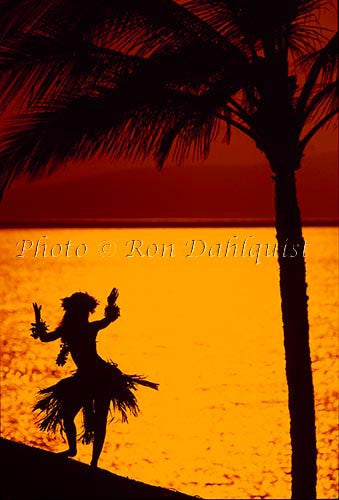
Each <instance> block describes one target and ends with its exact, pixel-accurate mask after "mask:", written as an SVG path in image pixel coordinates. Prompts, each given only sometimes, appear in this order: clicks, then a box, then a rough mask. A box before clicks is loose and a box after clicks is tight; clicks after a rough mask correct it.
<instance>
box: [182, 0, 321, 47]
mask: <svg viewBox="0 0 339 500" xmlns="http://www.w3.org/2000/svg"><path fill="white" fill-rule="evenodd" d="M327 4H328V2H327V0H277V1H274V2H273V1H271V0H256V1H255V2H254V1H253V0H188V1H186V2H185V6H186V7H187V8H188V9H189V10H190V11H191V12H193V13H194V14H196V15H197V16H199V17H201V18H202V19H204V20H205V21H206V22H207V23H208V24H210V25H211V26H212V27H213V28H214V29H215V30H217V31H219V32H220V33H221V34H223V35H224V36H226V37H227V38H228V39H230V40H231V41H232V42H233V43H235V44H237V45H239V44H241V45H243V46H246V47H247V48H248V49H249V50H250V52H252V53H254V52H255V51H260V50H262V49H265V48H267V47H269V46H271V49H272V50H273V51H274V50H276V49H277V48H278V46H279V44H280V43H281V42H283V43H285V44H287V46H288V47H289V48H290V49H291V50H292V51H297V52H301V53H305V52H306V53H308V52H309V51H310V46H312V47H313V45H314V44H316V43H319V42H321V40H322V32H321V29H320V27H319V23H318V20H317V15H316V10H319V9H322V8H324V7H325V6H326V5H327ZM306 38H307V39H308V43H304V40H305V39H306Z"/></svg>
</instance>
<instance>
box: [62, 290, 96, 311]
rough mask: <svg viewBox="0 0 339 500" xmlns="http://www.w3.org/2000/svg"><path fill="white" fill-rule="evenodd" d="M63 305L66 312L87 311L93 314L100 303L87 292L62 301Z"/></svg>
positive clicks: (75, 294)
mask: <svg viewBox="0 0 339 500" xmlns="http://www.w3.org/2000/svg"><path fill="white" fill-rule="evenodd" d="M61 304H62V307H63V309H64V310H65V311H75V310H85V311H88V312H90V313H93V312H94V311H95V308H96V306H97V305H98V304H99V302H98V301H97V300H96V299H95V298H94V297H92V296H91V295H89V294H88V293H86V292H76V293H73V295H71V296H70V297H65V298H64V299H61Z"/></svg>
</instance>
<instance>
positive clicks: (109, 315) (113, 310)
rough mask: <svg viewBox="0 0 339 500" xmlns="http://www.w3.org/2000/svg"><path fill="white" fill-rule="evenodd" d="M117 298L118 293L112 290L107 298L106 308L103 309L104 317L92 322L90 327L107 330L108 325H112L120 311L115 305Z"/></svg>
mask: <svg viewBox="0 0 339 500" xmlns="http://www.w3.org/2000/svg"><path fill="white" fill-rule="evenodd" d="M118 297H119V292H118V289H117V288H113V290H112V291H111V293H110V294H109V296H108V297H107V306H106V307H105V317H104V318H103V319H100V320H98V321H93V322H92V323H90V325H91V327H92V328H93V329H94V330H95V331H98V330H102V329H103V328H107V326H108V325H110V324H111V323H113V321H115V320H116V319H118V318H119V316H120V309H119V307H118V306H117V305H116V303H115V302H116V300H117V298H118Z"/></svg>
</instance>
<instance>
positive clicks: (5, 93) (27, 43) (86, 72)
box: [0, 35, 142, 111]
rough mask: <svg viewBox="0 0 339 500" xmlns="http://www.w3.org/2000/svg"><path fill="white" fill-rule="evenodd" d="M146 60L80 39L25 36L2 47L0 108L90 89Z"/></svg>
mask: <svg viewBox="0 0 339 500" xmlns="http://www.w3.org/2000/svg"><path fill="white" fill-rule="evenodd" d="M141 63H142V60H141V59H139V58H138V57H136V56H128V55H125V54H121V53H119V52H117V51H114V50H110V49H105V48H102V47H97V46H95V45H93V44H92V43H91V42H82V41H78V40H77V39H74V38H72V39H63V40H55V39H52V38H50V37H45V36H36V35H22V36H21V37H17V40H16V43H15V44H13V46H11V45H8V46H7V47H5V46H2V47H1V46H0V75H1V76H0V111H4V110H5V109H6V108H7V107H8V106H11V107H12V109H13V110H15V111H18V110H20V109H22V108H23V107H27V106H34V105H35V104H36V103H39V102H40V101H43V100H46V99H48V98H51V99H57V98H58V97H60V96H61V95H63V94H68V93H70V94H72V92H73V89H76V92H79V91H80V90H81V89H82V91H83V92H86V89H87V88H88V86H92V87H93V84H94V83H96V84H98V85H100V84H104V82H108V81H111V85H113V81H114V79H117V78H119V77H121V75H122V74H124V75H127V74H128V73H130V72H133V71H135V69H136V68H137V66H138V65H139V64H141Z"/></svg>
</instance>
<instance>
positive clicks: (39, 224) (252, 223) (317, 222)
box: [0, 217, 339, 229]
mask: <svg viewBox="0 0 339 500" xmlns="http://www.w3.org/2000/svg"><path fill="white" fill-rule="evenodd" d="M274 225H275V221H274V219H260V218H259V219H254V218H253V219H252V218H247V219H244V218H243V219H235V218H233V219H232V218H219V219H216V218H203V217H202V218H198V217H197V218H151V217H150V218H138V219H134V218H126V219H121V218H120V219H114V218H99V219H96V218H92V219H91V218H83V219H41V220H36V219H35V220H32V219H27V220H22V219H21V220H3V221H2V220H0V229H20V228H31V229H35V228H36V229H39V228H79V229H80V228H83V229H85V228H93V229H95V228H112V229H113V228H121V229H123V228H134V227H135V228H143V227H144V228H171V227H173V228H175V227H178V228H181V227H182V228H185V227H186V228H189V227H206V228H209V227H210V228H218V227H274ZM302 225H303V226H304V227H310V226H314V227H326V226H328V227H336V226H338V225H339V220H338V219H306V220H304V221H302Z"/></svg>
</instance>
